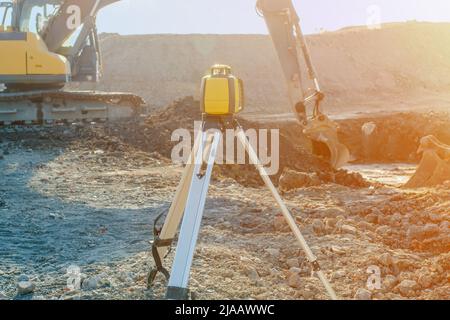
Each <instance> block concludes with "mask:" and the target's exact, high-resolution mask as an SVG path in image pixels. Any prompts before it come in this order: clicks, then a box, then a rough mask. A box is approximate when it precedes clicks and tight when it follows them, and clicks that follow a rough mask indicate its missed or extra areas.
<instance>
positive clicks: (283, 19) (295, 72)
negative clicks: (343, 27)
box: [256, 0, 350, 168]
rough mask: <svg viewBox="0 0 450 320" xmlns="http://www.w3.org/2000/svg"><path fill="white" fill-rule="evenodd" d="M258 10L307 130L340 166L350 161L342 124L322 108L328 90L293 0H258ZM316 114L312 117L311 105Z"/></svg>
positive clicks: (291, 99)
mask: <svg viewBox="0 0 450 320" xmlns="http://www.w3.org/2000/svg"><path fill="white" fill-rule="evenodd" d="M256 8H257V11H258V12H259V13H260V14H261V15H262V16H263V17H264V19H265V21H266V25H267V28H268V30H269V33H270V36H271V38H272V42H273V44H274V47H275V49H276V51H277V54H278V58H279V60H280V64H281V68H282V70H283V74H284V77H285V80H286V83H287V87H288V95H289V100H290V103H291V107H292V111H293V113H294V115H295V117H296V118H297V120H298V122H299V124H300V125H301V126H302V127H303V131H304V133H305V134H306V135H307V136H308V137H309V138H310V139H312V140H313V141H315V142H319V143H322V144H325V145H326V146H327V149H328V150H329V157H330V163H331V165H332V166H333V167H335V168H339V167H341V166H343V165H344V164H345V163H347V162H348V161H349V158H350V153H349V151H348V149H347V147H345V146H344V145H343V144H341V143H340V142H339V140H338V137H337V130H338V126H337V124H336V123H334V122H333V121H331V120H330V119H329V118H328V117H327V116H326V115H325V114H323V113H322V111H321V110H320V104H321V102H322V100H323V99H324V94H323V93H322V91H321V90H320V86H319V81H318V79H317V75H316V71H315V70H314V66H313V63H312V60H311V55H310V53H309V49H308V46H307V44H306V41H305V38H304V36H303V33H302V30H301V27H300V19H299V17H298V14H297V12H296V10H295V8H294V5H293V3H292V1H291V0H258V1H257V4H256ZM303 65H305V66H306V72H307V79H308V82H309V83H310V85H311V87H312V88H311V89H308V90H305V84H304V83H303V82H304V79H303V77H302V69H303V68H302V66H303ZM309 105H312V106H313V107H312V117H311V118H310V119H308V115H307V111H308V106H309Z"/></svg>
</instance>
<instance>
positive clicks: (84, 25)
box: [0, 0, 349, 168]
mask: <svg viewBox="0 0 450 320" xmlns="http://www.w3.org/2000/svg"><path fill="white" fill-rule="evenodd" d="M117 1H119V0H15V1H3V2H0V83H3V84H4V86H5V90H4V91H3V92H2V93H0V124H1V123H3V124H11V123H17V122H25V123H29V122H36V121H37V122H45V121H47V122H49V121H50V122H51V121H55V120H86V119H99V118H100V119H114V118H123V117H128V116H131V115H133V114H134V113H135V112H136V111H135V110H136V108H137V107H138V106H140V105H142V104H143V101H142V99H141V98H140V97H137V96H135V95H133V94H129V93H111V92H85V91H70V90H67V89H64V88H63V87H64V86H65V85H66V84H68V83H70V82H83V81H92V82H95V81H98V79H99V77H100V74H101V55H100V48H99V40H98V36H97V28H96V16H97V13H98V12H99V11H100V10H101V9H102V8H104V7H105V6H108V5H110V4H112V3H114V2H117ZM256 8H257V12H258V13H259V14H260V15H261V16H262V17H264V19H265V21H266V24H267V27H268V30H269V33H270V35H271V38H272V40H273V44H274V46H275V49H276V51H277V54H278V57H279V60H280V63H281V67H282V70H283V74H284V76H285V80H286V82H287V86H288V93H289V98H290V103H291V106H292V110H293V113H294V115H295V117H296V119H297V120H298V122H299V124H300V125H301V127H302V128H303V131H304V133H305V134H306V135H307V136H308V137H309V138H310V139H311V140H312V141H315V142H318V143H319V144H325V145H326V146H327V147H328V148H327V149H328V150H329V158H330V163H331V165H332V166H333V167H335V168H339V167H341V166H342V165H344V164H345V163H346V162H347V161H348V160H349V152H348V149H347V148H346V147H345V146H344V145H343V144H341V143H340V142H339V140H338V138H337V130H338V127H337V125H336V123H335V122H333V121H331V120H330V119H329V118H328V117H327V116H326V115H325V114H324V113H323V112H322V111H321V109H320V104H321V102H322V100H323V98H324V94H323V93H322V91H321V90H320V87H319V82H318V79H317V76H316V73H315V71H314V68H313V64H312V62H311V58H310V54H309V51H308V48H307V45H306V42H305V39H304V36H303V34H302V30H301V28H300V22H299V17H298V15H297V13H296V10H295V9H294V6H293V4H292V1H291V0H257V4H256ZM249 63H250V62H249ZM303 66H306V75H307V76H306V77H305V76H303V73H302V69H303ZM305 79H306V80H307V81H308V82H309V83H310V85H309V87H308V88H307V87H306V86H305ZM309 105H312V108H309ZM310 110H311V111H312V112H309V113H311V114H310V115H308V114H307V113H308V111H310Z"/></svg>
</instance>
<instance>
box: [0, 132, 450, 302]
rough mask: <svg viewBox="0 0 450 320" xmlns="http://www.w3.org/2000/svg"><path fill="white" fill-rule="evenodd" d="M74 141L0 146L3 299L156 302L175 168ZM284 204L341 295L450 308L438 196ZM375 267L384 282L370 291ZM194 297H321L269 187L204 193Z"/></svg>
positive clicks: (391, 192)
mask: <svg viewBox="0 0 450 320" xmlns="http://www.w3.org/2000/svg"><path fill="white" fill-rule="evenodd" d="M77 134H78V131H77V130H73V129H70V130H63V129H60V130H59V131H56V132H52V133H39V134H26V135H17V134H4V135H3V136H2V137H3V138H2V141H1V144H0V146H1V149H2V154H3V157H2V160H0V170H1V172H2V174H1V182H2V183H1V184H0V243H1V245H0V253H1V257H2V258H1V259H0V296H2V297H4V298H7V299H13V298H15V299H161V298H163V297H164V293H165V282H164V279H163V277H162V276H159V277H158V279H157V280H158V281H157V283H156V284H155V286H154V287H153V288H151V289H147V287H146V276H147V273H148V271H149V270H150V268H151V267H152V266H153V262H152V260H151V257H150V255H149V241H150V240H151V239H152V234H151V230H152V221H153V219H154V217H155V216H156V214H157V213H158V212H159V211H160V210H162V209H164V208H167V206H168V205H169V204H170V201H171V197H172V195H173V193H174V191H175V189H176V186H177V183H178V180H179V177H180V174H181V172H182V168H181V167H179V166H174V165H172V164H171V163H170V162H169V161H167V160H165V159H164V158H162V157H160V156H159V155H158V154H154V153H152V154H149V153H144V152H142V151H140V150H137V149H134V147H132V146H126V149H123V150H122V149H121V148H113V150H112V151H111V150H104V149H98V148H96V147H93V145H92V143H90V142H89V143H88V142H87V141H83V140H81V139H80V137H79V136H77ZM105 149H106V148H105ZM283 196H284V198H285V199H286V202H287V204H288V206H289V207H290V208H291V209H292V212H293V214H294V216H295V218H296V221H297V222H298V224H299V226H300V227H301V229H302V231H303V232H304V234H305V237H306V239H307V241H308V243H309V244H310V245H311V247H312V249H313V251H314V252H315V254H316V255H317V256H318V258H319V261H320V263H321V265H322V268H323V270H324V271H325V274H326V275H327V276H328V278H329V279H331V282H332V285H333V286H334V288H335V290H336V291H337V293H338V295H339V296H340V297H342V298H345V299H353V298H357V299H368V298H371V299H449V298H450V286H449V281H450V278H449V270H450V255H449V241H448V239H449V235H450V233H449V221H450V217H449V215H448V214H449V213H448V212H449V210H448V208H449V203H450V188H449V186H446V185H444V186H442V187H439V188H436V189H426V190H418V191H412V190H402V189H399V188H395V187H390V186H382V185H376V186H372V187H367V188H360V189H351V188H349V187H345V186H342V185H336V184H326V185H320V186H313V187H307V188H300V189H296V190H292V191H290V192H287V193H284V194H283ZM172 257H173V254H170V255H169V256H168V258H167V265H168V266H170V261H171V259H172ZM71 266H72V267H71ZM73 266H77V267H79V268H80V269H79V271H80V274H79V277H78V274H77V277H78V278H76V279H80V285H81V286H80V288H79V289H76V290H71V287H68V279H70V278H71V275H70V270H74V269H73ZM374 267H375V268H376V269H377V270H379V272H380V277H379V279H380V285H381V286H380V288H379V289H375V290H368V288H367V281H368V279H369V277H370V274H368V273H367V270H368V268H374ZM75 270H78V269H75ZM68 271H69V274H68ZM191 288H192V290H193V291H195V292H196V295H197V298H198V299H218V298H221V299H232V298H236V299H326V298H327V296H326V293H325V292H324V290H323V288H322V286H321V284H320V282H319V281H318V279H317V278H316V277H314V276H311V270H310V268H309V266H308V264H307V263H306V261H305V256H304V254H303V253H302V251H301V250H300V249H299V248H298V245H297V243H296V241H295V238H294V237H293V236H292V234H291V233H290V232H289V230H288V227H287V225H286V224H285V223H284V221H283V219H282V218H281V216H280V212H279V210H278V209H277V208H276V207H275V204H274V201H273V200H272V199H271V197H270V194H269V193H268V191H267V190H265V189H264V188H257V187H254V188H249V187H247V188H244V187H243V186H242V185H240V184H238V183H236V182H235V181H234V180H232V179H230V178H220V179H214V181H213V184H212V186H211V189H210V196H209V198H208V201H207V207H206V211H205V219H204V221H203V228H202V231H201V234H200V239H199V244H198V250H197V252H196V256H195V259H194V265H193V269H192V280H191Z"/></svg>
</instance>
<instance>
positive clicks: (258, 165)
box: [237, 128, 337, 300]
mask: <svg viewBox="0 0 450 320" xmlns="http://www.w3.org/2000/svg"><path fill="white" fill-rule="evenodd" d="M237 137H238V140H239V141H240V142H241V143H242V145H243V146H244V148H245V150H246V151H247V153H248V155H249V157H250V160H251V162H252V163H254V164H255V166H256V168H257V169H258V172H259V174H260V176H261V178H262V179H263V181H264V183H265V184H266V186H267V187H268V188H269V190H270V192H271V193H272V195H273V196H274V198H275V200H276V202H277V204H278V206H279V207H280V209H281V212H282V213H283V216H284V218H285V219H286V221H287V223H288V224H289V227H290V228H291V230H292V232H293V233H294V235H295V237H296V238H297V240H298V241H299V243H300V246H301V247H302V249H303V251H304V252H305V254H306V256H307V258H308V261H309V262H310V263H311V264H312V267H313V270H314V271H315V272H316V273H317V276H318V277H319V279H320V281H322V283H323V285H324V287H325V289H326V290H327V292H328V294H329V295H330V297H331V299H333V300H337V296H336V293H335V292H334V290H333V288H332V287H331V285H330V283H329V282H328V280H327V279H326V277H325V275H324V274H323V272H322V271H321V270H320V266H319V264H318V262H317V258H316V256H315V255H314V254H313V252H312V251H311V249H310V247H309V246H308V244H307V243H306V240H305V238H304V237H303V235H302V233H301V231H300V229H299V228H298V226H297V223H296V222H295V219H294V218H293V217H292V215H291V213H290V212H289V209H288V208H287V207H286V204H285V203H284V201H283V199H282V198H281V196H280V194H279V193H278V191H277V189H276V188H275V186H274V185H273V183H272V181H271V180H270V178H269V176H268V174H267V172H266V169H265V168H264V166H263V165H262V164H261V161H260V160H259V158H258V155H257V153H256V152H255V150H254V149H253V147H252V146H251V144H250V143H249V141H248V139H247V137H246V135H245V133H244V130H243V129H242V128H238V129H237Z"/></svg>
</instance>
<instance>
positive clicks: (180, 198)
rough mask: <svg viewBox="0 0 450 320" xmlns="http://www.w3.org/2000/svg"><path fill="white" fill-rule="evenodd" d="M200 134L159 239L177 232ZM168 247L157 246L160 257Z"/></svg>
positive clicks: (173, 235) (171, 237) (172, 236)
mask: <svg viewBox="0 0 450 320" xmlns="http://www.w3.org/2000/svg"><path fill="white" fill-rule="evenodd" d="M201 140H202V134H201V133H200V134H199V135H198V137H197V139H196V141H195V144H194V148H193V149H192V152H191V155H190V156H189V160H188V163H187V164H186V167H185V168H184V171H183V175H182V177H181V181H180V184H179V185H178V188H177V191H176V193H175V197H174V199H173V201H172V205H171V206H170V209H169V213H168V214H167V217H166V220H165V222H164V225H163V228H162V230H161V233H160V235H159V237H160V239H162V240H166V239H173V238H174V237H175V235H176V233H177V230H178V226H179V225H180V223H181V219H182V217H183V213H184V209H185V207H186V201H187V198H188V196H189V188H190V186H191V181H192V176H193V174H194V169H195V155H196V154H197V151H198V149H199V146H200V145H201V143H202V141H201ZM168 250H169V247H159V248H158V253H159V256H160V257H164V256H165V255H166V254H167V251H168Z"/></svg>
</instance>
